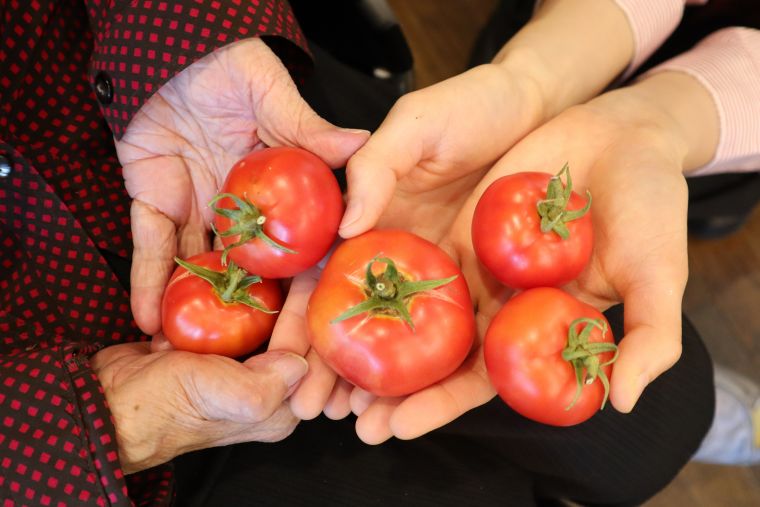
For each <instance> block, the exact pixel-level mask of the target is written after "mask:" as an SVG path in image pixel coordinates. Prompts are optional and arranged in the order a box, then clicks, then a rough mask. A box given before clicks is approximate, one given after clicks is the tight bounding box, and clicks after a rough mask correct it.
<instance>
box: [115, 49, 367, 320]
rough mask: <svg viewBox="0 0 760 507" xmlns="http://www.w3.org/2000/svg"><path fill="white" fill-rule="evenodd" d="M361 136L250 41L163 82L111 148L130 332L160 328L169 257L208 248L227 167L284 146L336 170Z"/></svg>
mask: <svg viewBox="0 0 760 507" xmlns="http://www.w3.org/2000/svg"><path fill="white" fill-rule="evenodd" d="M368 136H369V133H368V132H366V131H356V130H348V129H340V128H338V127H335V126H333V125H331V124H330V123H328V122H326V121H325V120H323V119H322V118H320V117H319V116H318V115H317V114H316V113H315V112H314V111H313V110H312V109H311V108H310V107H309V106H308V105H307V104H306V102H304V100H303V98H302V97H301V96H300V94H299V93H298V90H297V88H296V86H295V84H294V83H293V81H292V79H291V77H290V75H289V74H288V71H287V69H286V68H285V67H284V66H283V65H282V63H281V62H280V60H279V58H277V56H276V55H275V54H274V53H273V52H272V51H271V50H270V49H269V47H267V46H266V44H265V43H264V42H262V41H261V40H260V39H258V38H256V39H247V40H244V41H240V42H237V43H234V44H231V45H229V46H226V47H224V48H222V49H219V50H217V51H215V52H214V53H212V54H210V55H207V56H206V57H204V58H202V59H201V60H199V61H197V62H195V63H193V64H192V65H191V66H189V67H188V68H187V69H185V70H184V71H183V72H181V73H180V74H178V75H177V76H175V77H174V78H172V79H171V80H170V81H169V82H168V83H167V84H166V85H164V86H163V87H162V88H161V89H159V90H158V92H156V93H155V94H154V95H153V96H152V97H151V98H150V99H149V100H148V101H147V102H146V103H145V105H143V107H142V108H141V109H140V111H139V112H138V113H137V114H136V115H135V117H134V119H133V120H132V121H131V122H130V124H129V127H128V128H127V131H126V133H125V135H124V137H123V138H122V139H121V141H118V142H117V143H116V149H117V153H118V156H119V160H120V161H121V163H122V165H123V168H124V180H125V183H126V187H127V191H128V192H129V195H130V196H131V197H132V198H133V201H132V208H131V222H132V235H133V243H134V253H133V258H132V273H131V286H132V293H131V303H132V311H133V313H134V316H135V320H136V322H137V324H138V325H139V326H140V328H141V329H142V330H143V331H144V332H145V333H147V334H150V335H155V334H156V333H158V332H159V331H160V329H161V316H160V311H159V309H160V307H161V305H160V302H161V297H162V295H163V292H164V287H165V286H166V283H167V281H168V280H169V276H170V275H171V273H172V271H173V270H174V268H175V264H174V261H173V258H174V256H175V255H179V256H180V257H182V258H187V257H189V256H191V255H194V254H197V253H200V252H203V251H208V250H210V249H211V244H210V239H209V238H210V223H211V220H212V217H213V212H212V211H211V209H210V208H209V207H208V203H209V201H211V199H212V198H213V197H214V195H216V193H217V192H218V190H219V188H220V187H221V185H222V183H223V182H224V179H225V177H226V175H227V173H228V171H229V169H230V168H231V167H232V166H233V164H234V163H235V162H237V161H238V160H239V159H241V158H242V157H243V156H244V155H246V154H248V153H249V152H251V151H252V150H257V149H261V148H264V147H265V146H283V145H287V146H299V147H302V148H304V149H306V150H309V151H311V152H312V153H314V154H316V155H317V156H319V157H320V158H322V159H323V160H324V161H325V162H326V163H327V164H328V165H329V166H331V167H341V166H343V165H344V164H345V163H346V161H347V160H348V158H349V157H350V156H351V155H352V154H353V153H354V152H355V151H356V150H357V149H358V148H359V147H360V146H362V145H363V144H364V143H365V142H366V140H367V138H368Z"/></svg>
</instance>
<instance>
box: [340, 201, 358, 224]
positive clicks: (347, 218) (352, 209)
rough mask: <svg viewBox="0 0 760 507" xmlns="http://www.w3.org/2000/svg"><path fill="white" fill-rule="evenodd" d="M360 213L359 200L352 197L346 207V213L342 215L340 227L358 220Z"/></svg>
mask: <svg viewBox="0 0 760 507" xmlns="http://www.w3.org/2000/svg"><path fill="white" fill-rule="evenodd" d="M361 215H362V204H361V202H359V201H358V199H352V200H351V202H349V203H348V208H347V209H346V213H345V214H344V215H343V220H341V222H340V228H341V229H345V228H346V227H350V226H352V225H353V224H354V223H356V222H357V221H358V220H359V218H360V217H361Z"/></svg>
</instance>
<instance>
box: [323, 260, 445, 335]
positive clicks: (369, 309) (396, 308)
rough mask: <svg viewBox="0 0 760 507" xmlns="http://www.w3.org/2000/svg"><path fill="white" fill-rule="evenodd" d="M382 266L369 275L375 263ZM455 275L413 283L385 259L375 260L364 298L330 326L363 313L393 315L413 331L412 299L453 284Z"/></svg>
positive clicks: (368, 271) (366, 282)
mask: <svg viewBox="0 0 760 507" xmlns="http://www.w3.org/2000/svg"><path fill="white" fill-rule="evenodd" d="M378 262H379V263H383V264H385V271H383V272H382V273H381V274H379V275H375V274H374V273H373V272H372V266H374V265H375V263H378ZM456 277H457V275H454V276H450V277H448V278H440V279H437V280H420V281H416V282H412V281H409V280H406V279H405V278H404V277H403V275H401V274H400V273H399V272H398V269H396V263H395V262H393V260H391V259H389V258H387V257H374V258H373V259H372V260H370V261H369V263H368V264H367V269H366V275H365V282H364V293H365V295H366V297H367V299H365V300H364V301H362V302H361V303H359V304H358V305H355V306H353V307H351V308H349V309H348V310H346V311H345V312H343V313H342V314H340V315H339V316H337V317H336V318H335V319H333V320H332V321H330V323H331V324H335V323H337V322H341V321H343V320H346V319H350V318H351V317H354V316H356V315H360V314H362V313H370V314H384V315H394V316H396V317H398V318H401V319H402V320H403V321H404V322H406V324H407V325H408V326H409V327H410V328H411V329H412V331H414V322H412V316H411V314H410V313H409V303H410V302H411V299H412V296H414V295H415V294H419V293H421V292H427V291H431V290H434V289H437V288H438V287H442V286H444V285H446V284H448V283H451V282H453V281H454V280H455V279H456Z"/></svg>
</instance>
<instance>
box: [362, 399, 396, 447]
mask: <svg viewBox="0 0 760 507" xmlns="http://www.w3.org/2000/svg"><path fill="white" fill-rule="evenodd" d="M403 399H404V398H378V399H377V400H375V401H374V402H373V403H372V404H371V405H370V406H369V407H368V408H367V410H365V411H364V413H363V414H362V415H360V416H359V417H358V418H357V419H356V435H357V436H358V437H359V438H360V439H361V441H362V442H364V443H365V444H369V445H377V444H382V443H383V442H385V441H386V440H388V439H389V438H391V437H392V436H393V432H392V431H391V426H390V420H391V416H392V415H393V412H394V411H395V410H396V407H398V406H399V404H400V403H401V402H402V401H403Z"/></svg>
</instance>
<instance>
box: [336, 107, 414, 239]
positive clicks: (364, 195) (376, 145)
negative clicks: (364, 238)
mask: <svg viewBox="0 0 760 507" xmlns="http://www.w3.org/2000/svg"><path fill="white" fill-rule="evenodd" d="M404 118H406V117H405V116H403V115H400V114H395V113H394V111H391V113H390V114H389V115H388V117H387V118H386V119H385V121H384V122H383V124H382V125H381V126H380V128H379V129H378V130H377V131H376V132H375V133H374V134H373V135H372V137H370V139H369V141H367V143H366V144H365V145H364V146H363V147H361V148H360V149H359V151H357V152H356V154H355V155H354V156H353V157H351V159H350V160H349V161H348V165H347V167H346V180H347V184H348V194H347V203H346V213H345V215H344V216H343V221H342V222H341V224H340V229H339V231H338V232H339V233H340V235H341V236H342V237H344V238H350V237H353V236H357V235H359V234H361V233H363V232H365V231H367V230H369V229H371V228H372V227H374V226H375V225H376V224H377V221H378V220H379V219H380V216H381V215H382V214H383V212H384V211H385V209H386V208H387V207H388V203H389V202H390V201H391V198H392V197H393V192H394V190H395V189H396V182H397V181H398V180H399V179H401V178H402V177H404V176H405V175H407V174H409V172H411V170H412V169H413V168H414V167H415V166H416V165H417V164H418V163H419V162H420V160H421V159H422V145H421V143H419V142H418V143H415V142H414V141H415V140H417V141H419V140H420V138H419V133H418V132H416V131H415V130H412V128H413V127H416V125H415V124H414V122H411V123H410V122H407V121H404Z"/></svg>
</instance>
